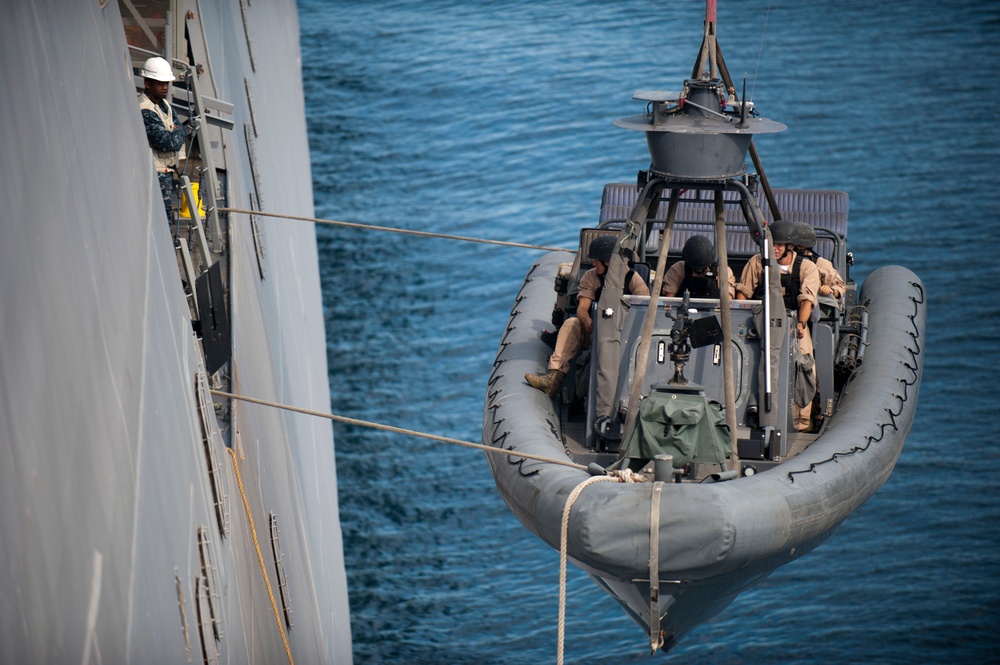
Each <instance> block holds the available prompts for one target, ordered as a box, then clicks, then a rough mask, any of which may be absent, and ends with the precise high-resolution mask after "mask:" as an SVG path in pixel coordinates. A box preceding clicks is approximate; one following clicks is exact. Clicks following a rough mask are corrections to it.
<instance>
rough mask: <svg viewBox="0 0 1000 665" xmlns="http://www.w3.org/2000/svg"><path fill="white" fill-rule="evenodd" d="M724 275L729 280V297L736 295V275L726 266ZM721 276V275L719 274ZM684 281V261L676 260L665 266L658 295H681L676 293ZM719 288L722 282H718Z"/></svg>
mask: <svg viewBox="0 0 1000 665" xmlns="http://www.w3.org/2000/svg"><path fill="white" fill-rule="evenodd" d="M726 275H727V278H728V281H729V297H730V298H735V297H736V277H735V276H734V275H733V271H732V270H730V269H729V266H726ZM719 277H721V275H719ZM683 282H684V262H683V261H678V262H677V263H675V264H674V265H672V266H670V267H669V268H667V272H665V273H663V283H662V284H661V285H660V295H661V296H667V295H676V296H681V295H684V294H683V293H678V291H679V290H680V288H681V284H682V283H683ZM719 288H720V289H721V288H722V282H721V280H720V282H719Z"/></svg>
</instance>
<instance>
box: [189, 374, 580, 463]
mask: <svg viewBox="0 0 1000 665" xmlns="http://www.w3.org/2000/svg"><path fill="white" fill-rule="evenodd" d="M209 392H210V393H212V394H213V395H215V396H216V397H225V398H228V399H235V400H240V401H242V402H250V403H251V404H260V405H262V406H270V407H274V408H276V409H284V410H285V411H294V412H295V413H304V414H306V415H308V416H316V417H317V418H326V419H327V420H333V421H335V422H339V423H345V424H348V425H359V426H361V427H368V428H370V429H377V430H382V431H385V432H395V433H396V434H408V435H409V436H416V437H420V438H423V439H430V440H432V441H440V442H442V443H452V444H455V445H457V446H464V447H465V448H475V449H476V450H482V451H485V452H488V453H498V454H501V455H508V456H510V457H523V458H525V459H532V460H536V461H539V462H549V463H551V464H559V465H561V466H568V467H571V468H573V469H580V470H581V471H586V470H587V467H585V466H584V465H582V464H577V463H576V462H570V461H569V460H560V459H553V458H551V457H542V456H541V455H532V454H531V453H525V452H518V451H516V450H506V449H504V448H494V447H493V446H487V445H484V444H482V443H473V442H472V441H463V440H461V439H452V438H450V437H447V436H438V435H437V434H427V433H426V432H418V431H416V430H412V429H403V428H402V427H393V426H392V425H383V424H381V423H373V422H370V421H367V420H358V419H357V418H348V417H347V416H338V415H335V414H332V413H324V412H322V411H313V410H311V409H303V408H302V407H298V406H291V405H288V404H281V403H280V402H270V401H268V400H263V399H257V398H255V397H247V396H246V395H236V394H234V393H227V392H224V391H222V390H210V391H209Z"/></svg>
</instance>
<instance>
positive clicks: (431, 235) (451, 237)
mask: <svg viewBox="0 0 1000 665" xmlns="http://www.w3.org/2000/svg"><path fill="white" fill-rule="evenodd" d="M216 210H217V211H218V212H231V213H236V214H241V215H256V216H258V217H275V218H278V219H289V220H295V221H300V222H312V223H313V224H325V225H327V226H346V227H349V228H355V229H367V230H369V231H386V232H388V233H400V234H402V235H411V236H422V237H424V238H443V239H445V240H461V241H463V242H478V243H481V244H484V245H500V246H501V247H521V248H523V249H538V250H542V251H546V252H572V253H574V254H575V253H576V250H575V249H566V248H564V247H548V246H546V245H532V244H530V243H524V242H510V241H507V240H488V239H486V238H470V237H468V236H456V235H451V234H448V233H433V232H431V231H413V230H411V229H398V228H393V227H391V226H377V225H375V224H362V223H361V222H343V221H338V220H335V219H321V218H319V217H304V216H301V215H285V214H282V213H278V212H265V211H263V210H247V209H244V208H217V209H216Z"/></svg>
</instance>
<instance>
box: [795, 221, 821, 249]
mask: <svg viewBox="0 0 1000 665" xmlns="http://www.w3.org/2000/svg"><path fill="white" fill-rule="evenodd" d="M792 243H793V244H794V245H795V246H796V247H806V248H808V249H812V248H813V246H814V245H815V244H816V229H814V228H813V227H811V226H809V225H808V224H806V223H805V222H795V225H794V228H793V229H792Z"/></svg>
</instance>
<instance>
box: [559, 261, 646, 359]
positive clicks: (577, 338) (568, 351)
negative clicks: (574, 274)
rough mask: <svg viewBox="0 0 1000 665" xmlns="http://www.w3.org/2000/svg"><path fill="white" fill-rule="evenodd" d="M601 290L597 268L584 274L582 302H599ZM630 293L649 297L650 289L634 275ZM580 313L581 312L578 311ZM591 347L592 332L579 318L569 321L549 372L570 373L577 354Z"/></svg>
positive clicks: (563, 327) (581, 283)
mask: <svg viewBox="0 0 1000 665" xmlns="http://www.w3.org/2000/svg"><path fill="white" fill-rule="evenodd" d="M600 288H601V278H600V276H599V275H598V274H597V269H596V268H591V269H590V270H588V271H587V272H585V273H583V277H581V278H580V292H579V294H578V297H579V298H580V300H583V299H584V298H586V299H587V300H589V301H591V302H593V301H595V300H597V291H598V289H600ZM629 293H631V294H632V295H637V296H648V295H649V287H647V286H646V282H644V281H642V277H640V276H639V275H638V273H632V280H631V281H630V282H629ZM577 311H578V312H579V310H577ZM589 345H590V331H589V330H587V329H586V328H585V327H584V325H583V321H581V320H580V318H579V316H574V317H572V318H570V319H567V320H566V321H565V322H564V323H563V324H562V327H561V328H559V336H558V337H556V348H555V350H554V351H553V352H552V355H551V356H549V370H550V371H552V370H558V371H560V372H563V373H566V372H569V364H570V363H571V362H572V361H573V358H575V357H576V354H577V352H579V350H580V348H581V347H583V346H589Z"/></svg>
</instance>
